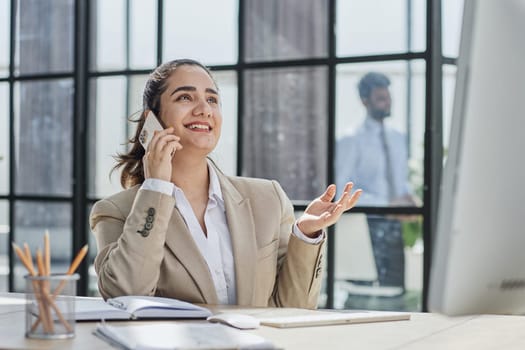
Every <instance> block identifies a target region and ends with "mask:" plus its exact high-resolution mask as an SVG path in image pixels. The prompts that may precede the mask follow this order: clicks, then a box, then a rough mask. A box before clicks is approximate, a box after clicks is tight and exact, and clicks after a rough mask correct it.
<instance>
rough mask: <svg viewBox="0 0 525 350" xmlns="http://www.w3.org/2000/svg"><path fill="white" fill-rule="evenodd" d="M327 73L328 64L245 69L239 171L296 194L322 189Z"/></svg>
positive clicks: (301, 197)
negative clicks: (276, 183)
mask: <svg viewBox="0 0 525 350" xmlns="http://www.w3.org/2000/svg"><path fill="white" fill-rule="evenodd" d="M327 73H328V70H327V69H326V67H306V68H280V69H255V70H248V71H247V72H246V73H245V80H244V81H245V85H244V86H245V87H244V89H245V90H244V106H245V111H244V113H243V114H244V115H243V118H244V119H243V139H242V141H241V142H242V149H243V159H242V164H243V171H242V175H244V176H253V177H262V178H267V179H276V180H278V181H279V182H280V184H281V186H282V187H283V188H284V190H285V191H286V193H287V194H288V196H289V197H290V199H294V200H311V199H312V198H314V197H317V196H319V195H320V194H321V193H322V191H324V188H325V185H326V182H327V175H326V163H325V162H324V161H322V160H323V159H325V158H326V154H327V141H326V135H327V131H326V130H327V123H326V113H327V110H328V107H327V90H328V89H327V84H328V82H327ZM312 82H316V83H315V84H312Z"/></svg>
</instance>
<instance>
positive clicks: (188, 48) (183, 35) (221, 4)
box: [162, 0, 239, 65]
mask: <svg viewBox="0 0 525 350" xmlns="http://www.w3.org/2000/svg"><path fill="white" fill-rule="evenodd" d="M238 12H239V10H238V4H237V1H235V0H223V1H215V0H193V1H185V0H165V1H164V11H163V13H164V32H163V33H164V37H163V43H162V45H163V48H164V53H163V61H170V60H173V59H177V58H194V59H197V60H199V61H201V62H205V63H206V64H209V65H212V64H233V63H236V62H237V46H238V45H237V36H238V33H237V28H238V25H237V23H238Z"/></svg>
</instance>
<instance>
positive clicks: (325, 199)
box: [319, 184, 335, 202]
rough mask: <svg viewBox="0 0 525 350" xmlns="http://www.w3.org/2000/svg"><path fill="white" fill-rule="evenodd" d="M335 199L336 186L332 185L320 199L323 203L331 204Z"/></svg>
mask: <svg viewBox="0 0 525 350" xmlns="http://www.w3.org/2000/svg"><path fill="white" fill-rule="evenodd" d="M334 197H335V185H334V184H331V185H329V186H328V187H327V188H326V191H324V193H323V194H322V195H321V197H319V199H321V200H322V201H323V202H331V201H332V199H334Z"/></svg>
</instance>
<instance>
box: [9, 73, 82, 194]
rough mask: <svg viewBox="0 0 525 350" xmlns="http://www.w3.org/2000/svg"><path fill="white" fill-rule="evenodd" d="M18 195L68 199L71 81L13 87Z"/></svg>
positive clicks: (70, 177) (70, 174) (41, 82)
mask: <svg viewBox="0 0 525 350" xmlns="http://www.w3.org/2000/svg"><path fill="white" fill-rule="evenodd" d="M14 97H15V145H16V148H17V149H16V154H17V158H16V169H15V173H16V181H15V191H16V193H17V194H43V195H64V196H67V195H71V193H72V159H73V145H72V139H73V137H72V130H73V125H72V121H73V80H71V79H60V80H58V79H57V80H55V79H53V80H39V81H22V82H19V83H16V84H15V96H14Z"/></svg>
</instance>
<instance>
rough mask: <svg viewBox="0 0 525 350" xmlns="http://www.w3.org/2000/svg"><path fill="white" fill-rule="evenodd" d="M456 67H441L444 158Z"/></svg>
mask: <svg viewBox="0 0 525 350" xmlns="http://www.w3.org/2000/svg"><path fill="white" fill-rule="evenodd" d="M456 72H457V67H456V66H452V65H444V66H443V147H444V148H443V149H444V150H445V152H444V153H445V154H444V156H446V154H447V149H448V143H449V140H450V124H451V122H452V112H453V106H454V93H455V90H456Z"/></svg>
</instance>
